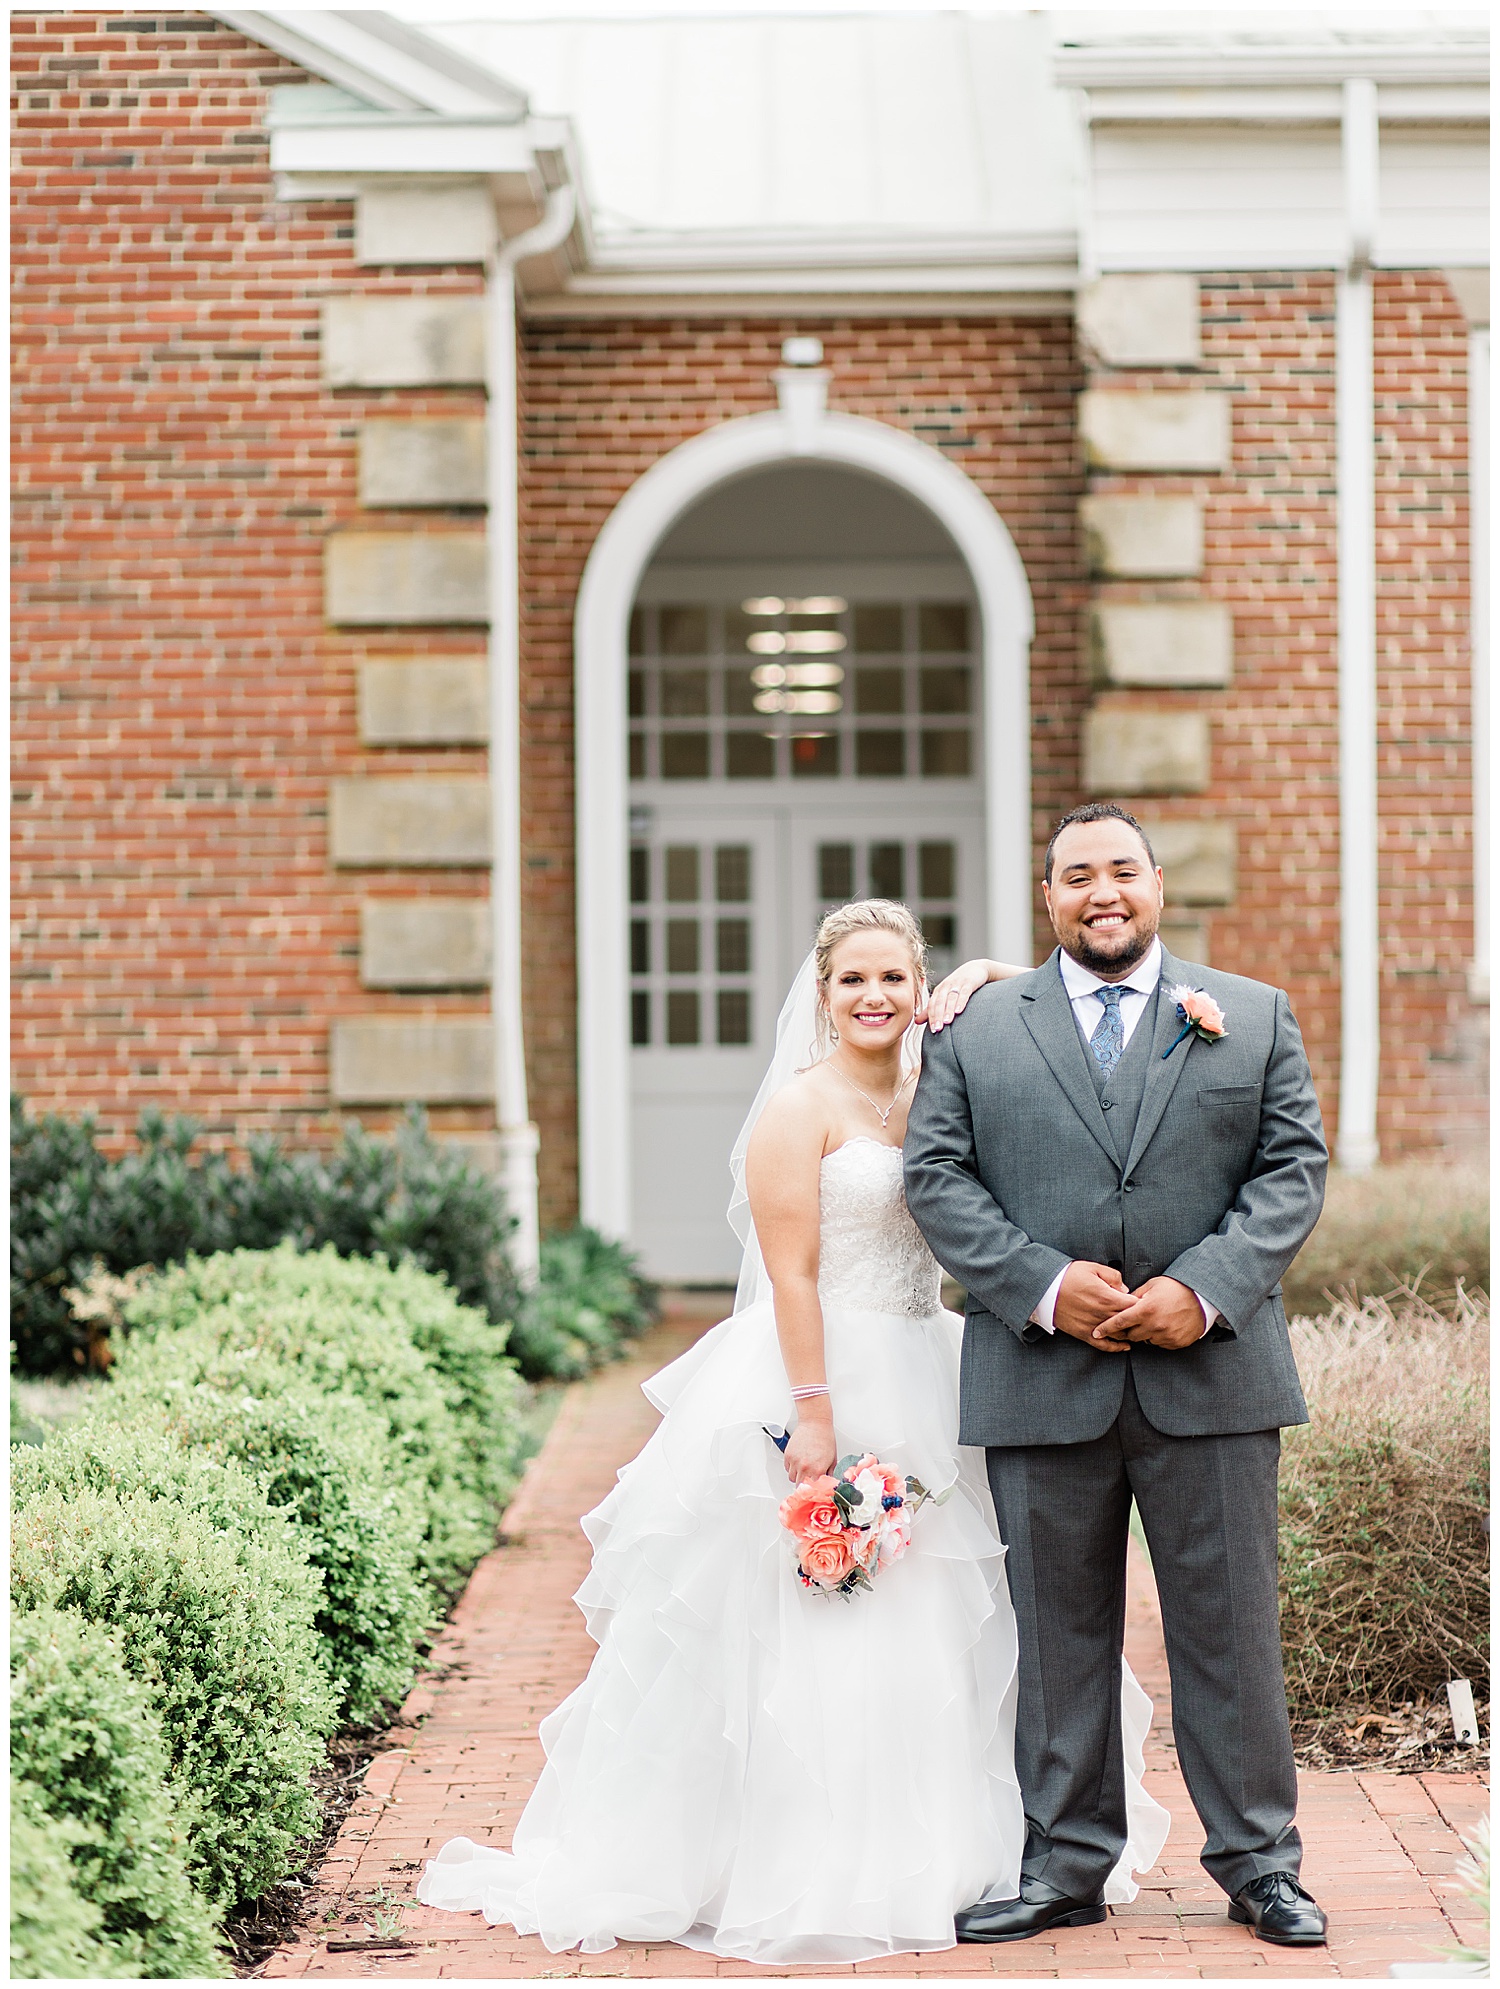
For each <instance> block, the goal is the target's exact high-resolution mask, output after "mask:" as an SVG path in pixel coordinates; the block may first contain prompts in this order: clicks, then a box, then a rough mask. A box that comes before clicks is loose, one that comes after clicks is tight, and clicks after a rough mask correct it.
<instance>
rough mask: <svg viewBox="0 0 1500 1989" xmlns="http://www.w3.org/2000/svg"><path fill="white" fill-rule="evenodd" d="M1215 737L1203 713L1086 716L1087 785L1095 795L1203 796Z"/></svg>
mask: <svg viewBox="0 0 1500 1989" xmlns="http://www.w3.org/2000/svg"><path fill="white" fill-rule="evenodd" d="M1209 771H1210V739H1209V725H1208V717H1207V714H1206V713H1204V712H1201V711H1116V710H1111V709H1105V710H1100V709H1098V708H1097V707H1096V708H1095V709H1094V710H1093V711H1091V712H1090V713H1089V714H1088V716H1087V717H1086V718H1085V720H1084V726H1083V784H1084V787H1085V789H1086V790H1087V791H1088V793H1090V794H1202V793H1203V792H1204V790H1205V789H1206V788H1207V786H1208V782H1209Z"/></svg>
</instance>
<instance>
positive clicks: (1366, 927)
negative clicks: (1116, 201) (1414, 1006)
mask: <svg viewBox="0 0 1500 1989" xmlns="http://www.w3.org/2000/svg"><path fill="white" fill-rule="evenodd" d="M1343 156H1344V202H1345V213H1346V217H1347V222H1348V231H1349V249H1348V261H1347V263H1346V265H1345V267H1344V269H1343V270H1342V271H1341V272H1340V274H1339V278H1338V309H1337V318H1336V340H1337V362H1336V363H1337V389H1336V402H1337V414H1336V422H1337V434H1338V442H1337V451H1338V659H1339V933H1340V1009H1341V1015H1340V1022H1341V1027H1340V1056H1339V1120H1338V1148H1337V1157H1338V1164H1339V1166H1340V1167H1342V1168H1343V1169H1344V1170H1345V1171H1346V1172H1347V1173H1350V1174H1364V1173H1367V1172H1368V1171H1369V1169H1370V1168H1372V1167H1373V1166H1374V1165H1375V1163H1376V1161H1377V1160H1378V1159H1379V1158H1380V1146H1379V1141H1378V1137H1377V1132H1376V1099H1377V1096H1378V1093H1379V1087H1380V916H1379V897H1378V880H1379V813H1378V799H1377V782H1376V772H1377V757H1376V736H1377V735H1376V708H1377V707H1376V674H1375V659H1376V650H1375V309H1374V285H1373V282H1372V279H1371V273H1370V272H1371V264H1372V262H1373V260H1374V249H1375V226H1376V218H1377V214H1378V210H1379V170H1380V113H1379V107H1378V104H1377V100H1376V94H1375V85H1374V83H1373V82H1371V81H1369V80H1368V79H1367V78H1364V77H1357V78H1350V79H1349V80H1348V81H1347V82H1346V83H1345V84H1344V103H1343Z"/></svg>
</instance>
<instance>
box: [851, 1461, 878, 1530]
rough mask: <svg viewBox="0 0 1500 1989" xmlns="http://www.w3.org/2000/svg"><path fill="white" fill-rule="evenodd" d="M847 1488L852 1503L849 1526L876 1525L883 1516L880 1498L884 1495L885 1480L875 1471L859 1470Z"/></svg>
mask: <svg viewBox="0 0 1500 1989" xmlns="http://www.w3.org/2000/svg"><path fill="white" fill-rule="evenodd" d="M849 1490H850V1492H851V1494H852V1495H853V1499H854V1503H853V1504H852V1505H851V1506H850V1509H849V1524H850V1525H851V1526H876V1525H878V1524H879V1523H880V1521H881V1519H882V1518H883V1517H884V1508H883V1507H882V1505H881V1503H880V1502H881V1500H882V1498H883V1497H884V1496H885V1481H884V1480H883V1479H882V1478H881V1476H880V1474H879V1472H877V1471H861V1472H860V1473H859V1474H858V1476H857V1477H855V1478H854V1479H853V1480H852V1482H851V1483H850V1486H849Z"/></svg>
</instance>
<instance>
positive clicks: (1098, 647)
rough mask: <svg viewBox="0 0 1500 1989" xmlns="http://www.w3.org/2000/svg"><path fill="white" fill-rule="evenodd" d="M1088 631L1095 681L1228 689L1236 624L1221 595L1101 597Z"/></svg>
mask: <svg viewBox="0 0 1500 1989" xmlns="http://www.w3.org/2000/svg"><path fill="white" fill-rule="evenodd" d="M1089 636H1090V641H1089V658H1090V666H1091V668H1092V671H1093V677H1094V682H1095V683H1096V684H1104V685H1118V686H1120V687H1121V688H1130V687H1134V688H1139V689H1152V688H1160V689H1165V690H1223V689H1224V687H1225V686H1226V685H1227V684H1228V682H1229V679H1230V674H1231V671H1232V669H1233V662H1234V624H1233V618H1232V616H1231V615H1230V611H1229V609H1228V608H1227V607H1226V606H1225V605H1224V603H1223V602H1222V601H1096V602H1095V603H1094V605H1093V607H1092V608H1091V609H1090V610H1089Z"/></svg>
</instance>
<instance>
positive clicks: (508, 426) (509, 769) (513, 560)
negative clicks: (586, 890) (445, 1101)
mask: <svg viewBox="0 0 1500 1989" xmlns="http://www.w3.org/2000/svg"><path fill="white" fill-rule="evenodd" d="M573 216H574V196H573V189H572V188H571V187H559V188H557V190H556V191H555V192H554V193H552V194H550V195H549V196H548V200H547V211H546V213H545V214H544V215H543V216H542V219H541V220H540V221H539V222H538V223H537V225H536V227H534V228H529V229H528V230H527V231H526V233H525V234H523V235H517V236H516V237H515V239H514V240H513V241H510V242H505V243H503V244H501V245H499V246H498V247H497V248H496V250H495V251H494V253H493V254H492V255H491V257H490V259H489V264H488V268H487V271H486V276H487V286H486V299H487V310H486V313H485V319H486V334H485V336H486V342H487V346H488V350H487V353H486V381H487V384H488V389H489V427H488V434H487V437H486V441H487V456H486V462H487V468H486V480H487V490H486V495H487V497H488V500H489V597H490V598H489V608H490V666H489V677H490V683H489V699H490V824H491V826H490V835H491V839H492V858H491V870H490V952H491V962H490V1013H491V1015H492V1016H493V1018H494V1025H495V1125H496V1131H497V1133H498V1136H499V1141H500V1183H501V1187H502V1188H503V1190H504V1193H505V1201H506V1206H507V1207H508V1208H509V1210H510V1213H511V1214H512V1215H513V1216H514V1217H515V1218H516V1223H517V1227H516V1231H515V1234H514V1236H513V1237H512V1239H511V1261H512V1263H513V1265H514V1267H515V1271H516V1275H517V1276H518V1277H519V1278H520V1280H521V1283H522V1285H523V1286H528V1287H529V1286H530V1285H532V1284H534V1283H535V1281H536V1274H537V1262H538V1257H539V1252H540V1246H541V1226H540V1221H539V1218H538V1214H537V1179H536V1155H537V1143H538V1142H537V1129H536V1127H535V1126H534V1125H533V1124H532V1122H531V1114H530V1111H529V1108H528V1105H527V1099H526V1033H525V1023H524V1018H523V1014H522V1007H521V988H522V975H521V542H520V522H521V499H520V455H519V440H518V435H517V422H518V415H519V409H518V400H517V388H516V264H517V263H518V262H521V261H522V260H524V258H525V257H527V256H533V255H543V254H545V253H546V251H547V250H549V249H555V248H557V247H558V246H559V245H560V244H561V243H562V242H564V241H566V240H567V237H568V233H569V231H570V230H571V228H572V226H573Z"/></svg>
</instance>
